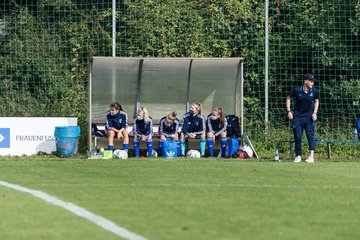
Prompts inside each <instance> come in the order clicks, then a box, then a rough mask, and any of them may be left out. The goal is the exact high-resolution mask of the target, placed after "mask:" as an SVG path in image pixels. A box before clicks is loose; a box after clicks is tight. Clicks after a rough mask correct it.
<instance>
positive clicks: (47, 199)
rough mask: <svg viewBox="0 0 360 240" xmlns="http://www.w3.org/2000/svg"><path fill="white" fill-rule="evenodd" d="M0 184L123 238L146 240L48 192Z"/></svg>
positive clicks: (4, 183)
mask: <svg viewBox="0 0 360 240" xmlns="http://www.w3.org/2000/svg"><path fill="white" fill-rule="evenodd" d="M0 186H4V187H7V188H10V189H14V190H17V191H20V192H24V193H29V194H31V195H33V196H35V197H37V198H40V199H42V200H44V201H45V202H48V203H51V204H53V205H56V206H59V207H62V208H64V209H66V210H68V211H69V212H72V213H74V214H75V215H77V216H79V217H82V218H85V219H87V220H89V221H90V222H93V223H95V224H96V225H98V226H100V227H102V228H103V229H105V230H107V231H109V232H112V233H114V234H115V235H117V236H119V237H123V238H125V239H129V240H146V239H145V238H144V237H142V236H139V235H137V234H135V233H132V232H130V231H129V230H127V229H125V228H122V227H120V226H118V225H116V224H115V223H114V222H112V221H110V220H108V219H106V218H104V217H102V216H99V215H96V214H94V213H92V212H90V211H88V210H86V209H85V208H82V207H79V206H77V205H75V204H73V203H71V202H64V201H62V200H60V199H58V198H56V197H53V196H50V195H49V194H46V193H44V192H41V191H38V190H33V189H29V188H25V187H22V186H19V185H15V184H11V183H7V182H4V181H0Z"/></svg>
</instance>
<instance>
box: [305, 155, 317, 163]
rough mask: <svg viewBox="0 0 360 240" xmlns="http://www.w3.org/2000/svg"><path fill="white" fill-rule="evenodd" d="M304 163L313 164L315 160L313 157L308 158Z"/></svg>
mask: <svg viewBox="0 0 360 240" xmlns="http://www.w3.org/2000/svg"><path fill="white" fill-rule="evenodd" d="M305 162H307V163H314V162H315V160H314V157H311V156H310V157H308V158H307V159H306V160H305Z"/></svg>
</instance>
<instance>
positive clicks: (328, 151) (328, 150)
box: [326, 143, 331, 159]
mask: <svg viewBox="0 0 360 240" xmlns="http://www.w3.org/2000/svg"><path fill="white" fill-rule="evenodd" d="M326 145H327V155H328V159H330V158H331V146H330V143H326Z"/></svg>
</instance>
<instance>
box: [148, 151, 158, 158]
mask: <svg viewBox="0 0 360 240" xmlns="http://www.w3.org/2000/svg"><path fill="white" fill-rule="evenodd" d="M148 155H149V154H148V152H146V156H147V157H148ZM152 157H153V158H156V157H158V153H157V151H155V150H152Z"/></svg>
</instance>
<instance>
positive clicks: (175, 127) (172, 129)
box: [159, 117, 180, 137]
mask: <svg viewBox="0 0 360 240" xmlns="http://www.w3.org/2000/svg"><path fill="white" fill-rule="evenodd" d="M166 118H167V117H163V118H161V119H160V127H159V133H160V134H162V135H164V136H165V137H170V136H171V135H173V134H177V133H178V131H179V126H180V121H179V119H178V118H175V120H174V122H173V123H172V124H171V125H170V126H168V125H167V124H166Z"/></svg>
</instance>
